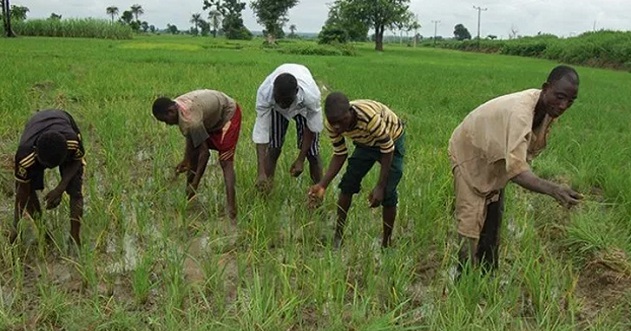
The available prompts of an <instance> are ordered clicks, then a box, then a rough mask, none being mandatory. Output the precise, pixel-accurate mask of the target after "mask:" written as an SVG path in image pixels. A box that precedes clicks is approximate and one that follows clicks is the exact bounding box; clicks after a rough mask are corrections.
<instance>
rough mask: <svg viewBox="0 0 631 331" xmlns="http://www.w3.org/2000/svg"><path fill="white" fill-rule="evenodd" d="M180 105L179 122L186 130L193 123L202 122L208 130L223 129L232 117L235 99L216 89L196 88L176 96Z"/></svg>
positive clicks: (176, 100)
mask: <svg viewBox="0 0 631 331" xmlns="http://www.w3.org/2000/svg"><path fill="white" fill-rule="evenodd" d="M175 102H177V103H178V104H179V105H180V106H181V107H180V115H181V116H180V117H179V124H180V129H182V130H184V128H186V127H187V126H188V125H191V123H199V122H202V123H203V124H204V128H205V129H206V132H208V133H210V132H213V131H216V130H219V129H221V127H223V125H224V124H226V123H227V122H228V121H230V119H231V118H232V116H233V114H234V112H235V110H236V103H235V101H234V100H233V99H232V98H231V97H229V96H228V95H226V94H225V93H223V92H220V91H216V90H209V89H205V90H195V91H191V92H188V93H186V94H183V95H181V96H179V97H177V98H175Z"/></svg>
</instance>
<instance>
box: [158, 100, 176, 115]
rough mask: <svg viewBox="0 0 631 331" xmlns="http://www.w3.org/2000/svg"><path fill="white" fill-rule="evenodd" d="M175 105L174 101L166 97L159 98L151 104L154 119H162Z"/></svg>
mask: <svg viewBox="0 0 631 331" xmlns="http://www.w3.org/2000/svg"><path fill="white" fill-rule="evenodd" d="M173 105H175V101H173V100H171V99H170V98H167V97H159V98H157V99H156V101H154V102H153V116H155V117H156V118H164V117H165V116H166V115H167V111H168V110H169V108H170V107H172V106H173Z"/></svg>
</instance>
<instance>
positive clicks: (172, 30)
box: [167, 24, 180, 34]
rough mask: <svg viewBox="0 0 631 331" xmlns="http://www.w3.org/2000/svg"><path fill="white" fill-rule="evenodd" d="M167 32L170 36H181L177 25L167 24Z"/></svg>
mask: <svg viewBox="0 0 631 331" xmlns="http://www.w3.org/2000/svg"><path fill="white" fill-rule="evenodd" d="M167 32H169V33H170V34H179V33H180V30H178V29H177V26H175V25H171V24H167Z"/></svg>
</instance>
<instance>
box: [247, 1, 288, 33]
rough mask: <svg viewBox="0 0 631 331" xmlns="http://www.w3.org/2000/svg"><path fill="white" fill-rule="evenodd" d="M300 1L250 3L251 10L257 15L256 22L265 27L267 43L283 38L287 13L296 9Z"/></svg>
mask: <svg viewBox="0 0 631 331" xmlns="http://www.w3.org/2000/svg"><path fill="white" fill-rule="evenodd" d="M297 3H298V0H254V1H252V2H250V8H252V10H253V11H254V14H256V17H257V19H256V21H257V22H258V23H259V24H261V25H262V26H264V27H265V34H266V36H267V42H268V43H270V44H273V43H275V40H276V38H279V37H281V36H282V35H283V34H284V33H283V26H284V25H285V23H287V21H288V19H287V11H289V9H290V8H292V7H294V6H295V5H296V4H297Z"/></svg>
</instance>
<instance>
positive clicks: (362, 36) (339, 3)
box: [318, 0, 368, 42]
mask: <svg viewBox="0 0 631 331" xmlns="http://www.w3.org/2000/svg"><path fill="white" fill-rule="evenodd" d="M351 9H352V8H350V6H349V4H348V1H346V0H336V1H335V2H334V3H333V4H331V5H330V6H329V17H328V18H327V20H326V22H324V26H323V27H322V31H321V32H320V33H323V35H329V34H334V35H337V37H336V38H333V39H340V38H342V39H343V40H345V42H346V40H351V41H366V39H367V38H366V36H367V35H368V27H367V26H366V24H364V23H363V22H362V21H359V20H357V19H355V18H354V15H353V14H352V13H351ZM341 30H342V31H344V33H343V35H345V37H342V34H340V33H339V32H340V31H341ZM336 31H337V32H336ZM318 38H319V37H318ZM325 39H326V38H325Z"/></svg>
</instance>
